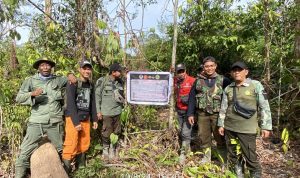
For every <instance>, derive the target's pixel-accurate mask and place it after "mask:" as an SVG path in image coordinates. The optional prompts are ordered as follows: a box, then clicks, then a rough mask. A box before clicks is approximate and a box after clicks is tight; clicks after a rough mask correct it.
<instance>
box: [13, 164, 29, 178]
mask: <svg viewBox="0 0 300 178" xmlns="http://www.w3.org/2000/svg"><path fill="white" fill-rule="evenodd" d="M15 173H16V174H15V178H25V177H26V175H27V168H25V167H22V166H16V169H15Z"/></svg>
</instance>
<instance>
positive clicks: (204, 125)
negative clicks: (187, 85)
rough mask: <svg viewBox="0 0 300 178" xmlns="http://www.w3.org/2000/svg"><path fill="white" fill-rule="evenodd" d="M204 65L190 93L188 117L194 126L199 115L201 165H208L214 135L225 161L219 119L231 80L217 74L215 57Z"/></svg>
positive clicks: (204, 60) (207, 59)
mask: <svg viewBox="0 0 300 178" xmlns="http://www.w3.org/2000/svg"><path fill="white" fill-rule="evenodd" d="M202 64H203V69H202V72H201V73H200V74H198V77H197V79H196V81H195V82H194V85H193V87H192V89H191V92H190V99H189V104H188V112H187V116H188V120H189V122H190V124H191V125H193V124H194V123H195V122H196V119H195V116H196V115H197V124H198V137H199V139H200V144H201V145H200V147H201V149H202V151H203V153H204V157H203V159H202V160H201V163H207V162H210V161H211V146H212V134H213V136H214V139H215V140H216V142H217V148H218V150H219V151H220V155H221V156H223V159H225V156H224V155H225V154H226V148H225V139H224V137H222V136H221V135H220V134H219V133H218V127H217V119H218V114H219V110H220V107H221V98H222V92H223V89H224V88H225V87H226V86H227V85H229V84H230V80H229V79H227V78H226V77H224V76H222V75H219V74H218V73H217V72H216V69H217V63H216V59H215V58H214V57H212V56H208V57H206V58H204V59H203V63H202Z"/></svg>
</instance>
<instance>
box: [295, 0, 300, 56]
mask: <svg viewBox="0 0 300 178" xmlns="http://www.w3.org/2000/svg"><path fill="white" fill-rule="evenodd" d="M295 3H296V11H297V12H298V13H296V14H298V17H297V22H296V27H295V31H296V34H295V58H296V59H299V58H300V15H299V14H300V0H296V1H295Z"/></svg>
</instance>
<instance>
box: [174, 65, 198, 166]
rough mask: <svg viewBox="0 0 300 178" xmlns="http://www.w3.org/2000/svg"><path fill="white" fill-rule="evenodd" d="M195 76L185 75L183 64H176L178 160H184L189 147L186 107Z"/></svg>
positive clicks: (175, 89)
mask: <svg viewBox="0 0 300 178" xmlns="http://www.w3.org/2000/svg"><path fill="white" fill-rule="evenodd" d="M194 81H195V78H193V77H191V76H189V75H187V73H186V68H185V66H184V64H178V65H176V76H175V78H174V87H175V88H174V91H175V96H176V111H177V114H178V123H179V129H180V137H181V141H182V142H181V149H180V157H179V161H180V163H181V164H183V163H184V161H185V154H186V152H187V151H188V150H189V149H190V143H191V132H192V125H191V124H190V123H189V122H188V120H187V109H188V99H189V93H190V90H191V88H192V86H193V83H194Z"/></svg>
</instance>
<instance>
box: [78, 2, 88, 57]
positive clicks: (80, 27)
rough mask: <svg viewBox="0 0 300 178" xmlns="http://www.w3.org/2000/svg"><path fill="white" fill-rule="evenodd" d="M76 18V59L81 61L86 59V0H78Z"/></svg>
mask: <svg viewBox="0 0 300 178" xmlns="http://www.w3.org/2000/svg"><path fill="white" fill-rule="evenodd" d="M75 2H76V15H75V16H76V18H75V20H76V21H75V28H76V40H77V48H76V49H77V50H76V53H77V54H76V58H77V59H78V60H79V61H80V60H82V58H83V57H84V47H85V37H84V30H85V25H86V24H85V23H86V21H85V18H84V14H83V10H82V9H83V5H84V0H76V1H75Z"/></svg>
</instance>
